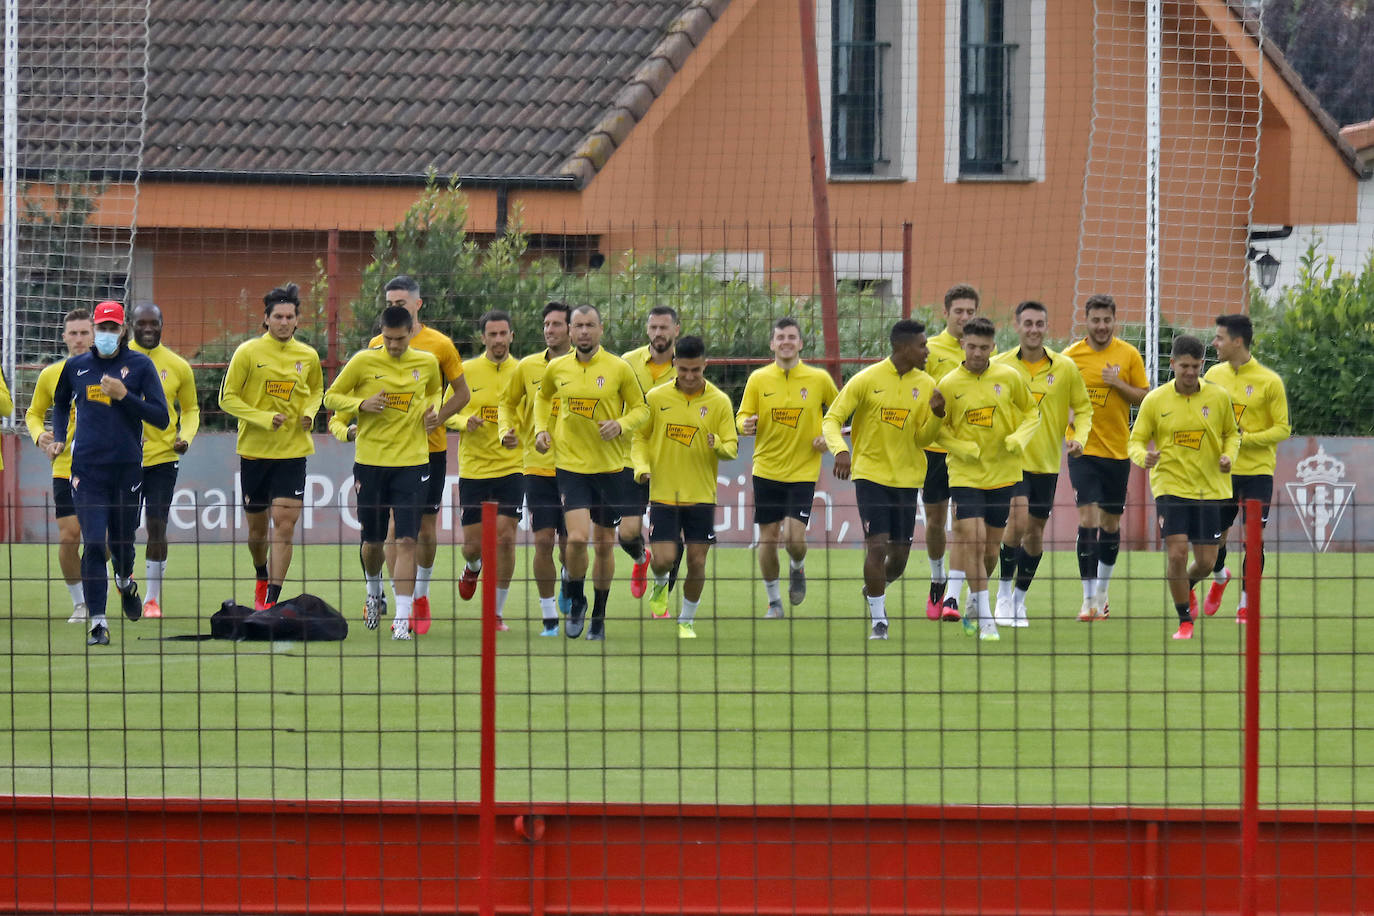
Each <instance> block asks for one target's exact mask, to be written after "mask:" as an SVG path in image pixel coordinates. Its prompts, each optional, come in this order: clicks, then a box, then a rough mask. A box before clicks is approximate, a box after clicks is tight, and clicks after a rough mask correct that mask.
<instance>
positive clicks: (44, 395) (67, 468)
mask: <svg viewBox="0 0 1374 916" xmlns="http://www.w3.org/2000/svg"><path fill="white" fill-rule="evenodd" d="M66 362H67V361H66V360H65V359H59V360H58V361H57V362H55V363H53V364H52V365H51V366H44V367H43V371H42V372H40V373H38V382H37V383H36V384H35V385H34V387H33V401H32V402H31V403H30V404H29V409H28V410H26V411H25V412H24V425H25V426H27V427H28V429H29V438H31V439H32V440H33V444H34V445H37V444H38V437H39V436H41V435H43V431H44V430H45V429H46V428H47V422H48V409H49V408H50V407H52V399H53V394H54V393H55V392H56V391H57V377H58V376H59V375H61V374H62V367H63V366H64V365H66ZM70 417H71V418H70V419H69V420H67V436H66V438H63V437H61V436H58V437H57V438H58V439H61V440H62V441H63V442H75V441H76V438H75V436H76V411H75V410H73V411H72V412H71V415H70ZM52 476H54V477H61V478H62V479H63V480H66V479H69V478H70V477H71V476H72V450H71V449H69V448H64V449H63V450H62V454H60V455H58V456H57V457H56V458H54V459H53V463H52Z"/></svg>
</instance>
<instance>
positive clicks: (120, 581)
mask: <svg viewBox="0 0 1374 916" xmlns="http://www.w3.org/2000/svg"><path fill="white" fill-rule="evenodd" d="M132 581H134V579H133V576H129V577H127V578H126V577H124V576H115V587H116V588H121V589H124V588H128V587H129V583H130V582H132Z"/></svg>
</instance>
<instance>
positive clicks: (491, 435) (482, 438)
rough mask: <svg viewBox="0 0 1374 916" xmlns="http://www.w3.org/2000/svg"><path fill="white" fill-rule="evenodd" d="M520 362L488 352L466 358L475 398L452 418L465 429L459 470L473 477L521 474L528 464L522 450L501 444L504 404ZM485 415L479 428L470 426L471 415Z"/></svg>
mask: <svg viewBox="0 0 1374 916" xmlns="http://www.w3.org/2000/svg"><path fill="white" fill-rule="evenodd" d="M517 368H519V363H518V362H517V361H516V359H515V357H513V356H508V357H506V358H505V359H503V360H502V361H501V362H499V363H494V362H492V361H491V360H490V359H488V358H487V356H486V354H485V353H481V354H478V355H477V356H474V357H473V358H472V359H465V360H463V374H464V375H465V376H466V377H467V380H468V391H469V392H470V393H471V394H472V397H471V399H470V400H469V401H468V402H467V404H466V405H465V406H464V407H463V409H462V410H461V411H459V412H458V413H456V414H454V416H453V417H452V418H450V419H449V424H450V425H451V426H452V428H454V429H457V430H460V431H461V432H462V438H461V439H459V440H458V474H459V476H461V477H466V478H468V479H471V480H487V479H490V478H493V477H506V476H508V475H510V474H519V473H520V472H521V470H522V469H523V468H524V461H523V460H522V458H521V455H520V450H519V449H517V448H506V447H505V446H504V445H502V444H501V433H500V428H501V423H500V413H501V408H500V404H501V401H502V399H503V398H505V396H506V389H507V387H508V386H510V385H512V384H514V382H515V371H516V369H517ZM473 416H479V417H481V418H482V425H481V426H479V427H478V428H477V429H476V430H469V429H468V419H469V418H470V417H473Z"/></svg>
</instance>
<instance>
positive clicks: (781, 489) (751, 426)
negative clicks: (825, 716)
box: [736, 317, 840, 620]
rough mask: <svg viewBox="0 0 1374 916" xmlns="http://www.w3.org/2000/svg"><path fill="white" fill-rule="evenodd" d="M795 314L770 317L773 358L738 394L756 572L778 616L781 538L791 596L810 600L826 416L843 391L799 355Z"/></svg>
mask: <svg viewBox="0 0 1374 916" xmlns="http://www.w3.org/2000/svg"><path fill="white" fill-rule="evenodd" d="M801 348H802V334H801V325H799V324H797V319H795V318H790V317H783V318H779V319H778V320H777V321H775V322H773V331H772V334H771V335H770V337H769V340H768V349H769V350H771V351H772V352H773V362H772V363H771V364H770V365H767V366H764V367H763V368H761V369H755V370H754V371H753V372H751V373H750V374H749V381H748V382H746V383H745V386H744V396H743V397H742V398H740V404H739V413H738V414H736V421H737V423H738V426H739V431H740V432H741V433H742V434H743V435H746V436H754V437H756V438H755V439H754V467H753V472H754V473H753V482H754V524H756V525H758V528H759V549H758V554H759V572H760V573H762V574H763V590H764V593H765V594H766V595H767V596H768V611H767V612H766V613H765V614H764V617H766V618H768V619H772V620H778V619H781V618H782V616H783V609H782V587H781V584H780V583H779V579H778V577H779V573H780V572H781V568H780V566H779V564H778V544H779V542H782V543H784V544H785V545H786V547H787V555H788V559H789V563H788V566H789V569H788V574H787V579H788V581H787V598H788V601H789V603H791V604H792V605H793V606H796V605H798V604H801V603H802V601H803V600H804V599H805V598H806V525H807V523H808V522H809V521H810V520H811V503H812V501H813V500H814V498H815V495H816V480H817V478H818V477H820V473H821V453H822V452H823V451H824V450H825V436H824V434H823V433H822V432H821V419H822V418H823V417H824V416H825V412H826V411H827V410H829V409H830V405H831V404H834V403H835V399H836V398H837V397H839V394H840V391H839V389H838V388H836V387H835V380H834V379H832V378H831V377H830V373H829V372H826V371H825V370H824V369H819V368H817V367H815V366H808V365H806V364H805V363H803V362H802V361H801Z"/></svg>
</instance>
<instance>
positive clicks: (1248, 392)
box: [1245, 385, 1255, 398]
mask: <svg viewBox="0 0 1374 916" xmlns="http://www.w3.org/2000/svg"><path fill="white" fill-rule="evenodd" d="M1254 393H1255V386H1254V385H1246V386H1245V396H1246V397H1247V398H1248V397H1249V396H1250V395H1252V394H1254Z"/></svg>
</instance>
